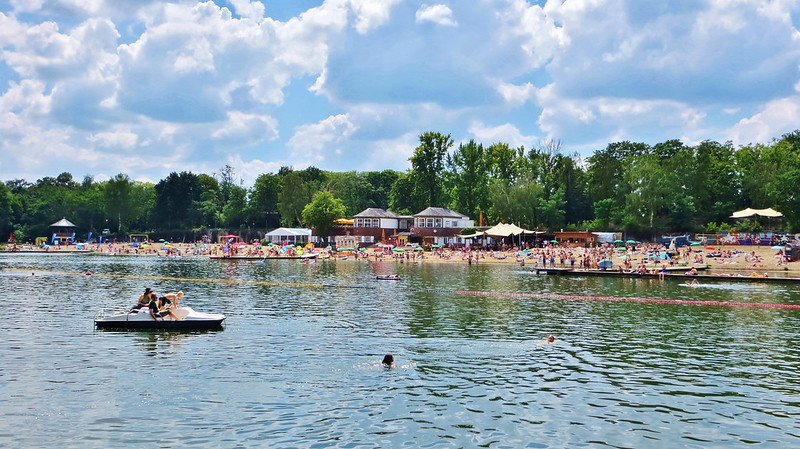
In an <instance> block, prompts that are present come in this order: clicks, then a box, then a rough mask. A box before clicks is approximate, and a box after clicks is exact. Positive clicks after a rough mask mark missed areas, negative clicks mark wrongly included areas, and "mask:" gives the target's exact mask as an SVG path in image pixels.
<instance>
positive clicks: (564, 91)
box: [0, 0, 800, 187]
mask: <svg viewBox="0 0 800 449" xmlns="http://www.w3.org/2000/svg"><path fill="white" fill-rule="evenodd" d="M0 117H2V118H0V151H2V158H0V180H2V181H7V180H11V179H20V178H22V179H26V180H28V181H31V182H34V181H36V180H37V179H40V178H42V177H45V176H57V175H58V174H60V173H61V172H64V171H68V172H70V173H72V174H73V176H74V177H75V178H76V179H78V180H80V179H82V178H83V177H84V176H86V175H89V176H93V177H94V178H95V179H96V180H100V181H101V180H105V179H108V178H109V177H113V176H114V175H116V174H118V173H126V174H128V175H129V176H130V177H131V178H132V179H137V180H142V181H150V182H158V181H159V180H160V179H163V178H164V177H166V176H167V175H168V174H169V173H170V172H173V171H175V172H181V171H192V172H194V173H208V174H213V173H216V172H219V171H220V169H221V168H222V167H223V166H225V165H231V166H232V167H233V168H234V169H235V172H236V174H237V175H238V176H239V177H240V178H241V180H242V182H243V183H244V185H245V186H246V187H249V186H251V185H252V183H253V181H254V180H255V178H256V177H258V175H260V174H262V173H270V172H272V173H274V172H277V170H278V169H279V168H280V167H281V166H292V167H294V168H297V169H302V168H305V167H308V166H310V165H313V166H316V167H318V168H321V169H324V170H332V171H348V170H357V171H365V170H383V169H387V168H389V169H395V170H401V171H404V170H407V169H408V168H409V166H410V165H409V162H408V158H409V157H410V156H411V154H412V153H413V150H414V148H415V147H416V146H417V144H418V136H419V135H420V134H421V133H423V132H426V131H437V132H442V133H445V134H450V135H451V136H452V137H453V139H454V140H455V142H456V145H457V144H458V143H460V142H467V141H469V140H470V139H474V140H476V141H478V142H481V143H483V144H485V145H490V144H493V143H496V142H505V143H508V144H511V145H512V146H515V147H516V146H520V145H524V146H525V147H526V148H532V147H538V146H539V145H541V144H542V143H543V142H546V141H547V140H560V141H561V143H562V151H564V152H565V153H567V154H579V155H581V156H583V157H587V156H590V155H591V154H592V153H594V152H595V151H596V150H598V149H602V148H605V146H606V145H607V144H608V143H611V142H616V141H621V140H629V141H635V142H645V143H649V144H656V143H659V142H663V141H665V140H668V139H680V140H681V141H683V142H684V143H686V144H690V145H692V144H696V143H698V142H700V141H702V140H707V139H708V140H716V141H720V142H726V141H731V142H733V143H734V144H735V145H737V146H739V145H747V144H750V143H769V142H770V141H771V140H772V139H774V138H778V137H780V136H781V135H782V134H784V133H787V132H791V131H793V130H795V129H797V128H800V2H797V1H795V0H758V1H757V0H672V1H669V2H665V1H660V0H653V1H650V0H548V1H544V0H542V1H524V0H502V1H501V0H474V1H441V2H437V1H435V0H433V1H431V0H426V1H407V0H329V1H310V0H263V1H250V0H218V1H215V2H211V1H209V2H196V1H172V2H166V1H157V0H5V1H0Z"/></svg>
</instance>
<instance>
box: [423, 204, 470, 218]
mask: <svg viewBox="0 0 800 449" xmlns="http://www.w3.org/2000/svg"><path fill="white" fill-rule="evenodd" d="M414 216H415V217H438V218H462V219H466V218H469V217H467V216H466V215H464V214H460V213H458V212H456V211H452V210H450V209H448V208H446V207H429V208H427V209H425V210H423V211H422V212H420V213H418V214H414Z"/></svg>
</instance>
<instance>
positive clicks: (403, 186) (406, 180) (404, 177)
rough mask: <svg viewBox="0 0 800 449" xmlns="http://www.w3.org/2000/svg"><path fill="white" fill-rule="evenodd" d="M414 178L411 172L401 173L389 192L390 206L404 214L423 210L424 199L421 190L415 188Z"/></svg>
mask: <svg viewBox="0 0 800 449" xmlns="http://www.w3.org/2000/svg"><path fill="white" fill-rule="evenodd" d="M414 185H415V184H414V179H413V175H412V174H411V173H403V174H401V175H400V176H399V177H398V178H397V180H395V182H394V184H392V190H391V191H390V192H389V208H390V209H391V210H393V211H394V212H396V213H398V214H402V215H410V214H413V213H417V212H419V211H421V210H422V209H423V208H421V205H422V204H424V201H425V200H424V199H422V198H420V197H419V192H418V191H417V190H415V189H414Z"/></svg>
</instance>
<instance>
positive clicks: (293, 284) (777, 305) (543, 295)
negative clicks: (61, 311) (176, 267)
mask: <svg viewBox="0 0 800 449" xmlns="http://www.w3.org/2000/svg"><path fill="white" fill-rule="evenodd" d="M3 269H4V270H9V271H24V272H26V273H28V272H31V271H33V272H34V273H35V272H40V273H52V274H64V275H75V276H86V273H85V272H81V273H77V272H71V271H58V270H31V269H29V268H24V269H23V268H10V267H4V268H3ZM92 276H93V277H103V276H105V277H112V278H130V279H147V280H161V281H175V282H184V283H185V282H207V283H218V284H249V285H269V286H279V287H312V288H342V289H366V290H377V289H378V287H375V286H370V285H342V284H314V283H302V282H270V281H246V280H238V279H204V278H179V277H168V276H143V275H133V274H105V273H92ZM417 291H418V292H422V293H445V294H455V295H469V296H507V297H516V298H537V299H556V300H580V301H614V302H640V303H652V304H676V305H691V306H718V307H757V308H763V309H800V304H780V303H763V302H736V301H730V302H728V301H700V300H692V299H662V298H636V297H624V296H588V295H559V294H556V293H524V292H483V291H474V290H448V289H433V288H428V289H420V290H417Z"/></svg>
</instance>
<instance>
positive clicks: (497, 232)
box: [459, 223, 543, 239]
mask: <svg viewBox="0 0 800 449" xmlns="http://www.w3.org/2000/svg"><path fill="white" fill-rule="evenodd" d="M520 234H543V232H539V231H529V230H527V229H522V228H520V227H519V226H517V225H515V224H513V223H512V224H508V223H497V224H496V225H494V226H492V227H491V228H489V229H487V230H485V231H478V232H476V233H474V234H469V235H461V236H459V237H461V238H465V239H472V238H479V237H494V238H503V237H511V236H517V235H520Z"/></svg>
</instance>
